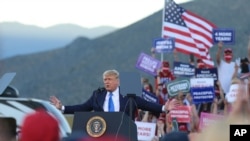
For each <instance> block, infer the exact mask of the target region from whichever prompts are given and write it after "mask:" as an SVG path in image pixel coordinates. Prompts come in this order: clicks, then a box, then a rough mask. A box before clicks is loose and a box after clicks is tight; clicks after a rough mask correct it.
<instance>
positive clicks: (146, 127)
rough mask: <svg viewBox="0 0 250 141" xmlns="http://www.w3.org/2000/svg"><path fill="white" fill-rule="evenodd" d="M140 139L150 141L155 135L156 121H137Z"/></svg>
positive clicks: (140, 140)
mask: <svg viewBox="0 0 250 141" xmlns="http://www.w3.org/2000/svg"><path fill="white" fill-rule="evenodd" d="M135 124H136V127H137V138H138V140H139V141H150V140H151V139H152V138H153V137H154V136H155V129H156V123H149V122H139V121H135Z"/></svg>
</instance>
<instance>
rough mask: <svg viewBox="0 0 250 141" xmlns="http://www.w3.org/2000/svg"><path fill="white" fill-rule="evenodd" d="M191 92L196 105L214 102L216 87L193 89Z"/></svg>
mask: <svg viewBox="0 0 250 141" xmlns="http://www.w3.org/2000/svg"><path fill="white" fill-rule="evenodd" d="M190 91H191V95H192V97H193V102H194V103H195V104H198V103H203V102H213V100H214V96H215V95H214V87H191V89H190Z"/></svg>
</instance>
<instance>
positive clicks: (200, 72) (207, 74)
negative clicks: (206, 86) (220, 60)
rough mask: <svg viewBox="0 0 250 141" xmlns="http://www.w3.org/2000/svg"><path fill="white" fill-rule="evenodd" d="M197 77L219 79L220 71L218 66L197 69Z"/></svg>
mask: <svg viewBox="0 0 250 141" xmlns="http://www.w3.org/2000/svg"><path fill="white" fill-rule="evenodd" d="M195 77H196V78H213V79H214V81H217V80H218V71H217V68H210V69H197V68H196V69H195Z"/></svg>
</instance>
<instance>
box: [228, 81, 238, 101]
mask: <svg viewBox="0 0 250 141" xmlns="http://www.w3.org/2000/svg"><path fill="white" fill-rule="evenodd" d="M238 90H239V84H232V85H231V86H230V89H229V92H228V93H227V94H226V99H227V101H228V102H230V103H232V102H234V101H235V100H236V97H237V93H238Z"/></svg>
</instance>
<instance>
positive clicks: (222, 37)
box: [213, 28, 235, 44]
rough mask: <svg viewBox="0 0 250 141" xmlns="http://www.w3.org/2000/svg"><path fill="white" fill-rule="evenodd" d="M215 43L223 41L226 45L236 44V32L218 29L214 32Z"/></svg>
mask: <svg viewBox="0 0 250 141" xmlns="http://www.w3.org/2000/svg"><path fill="white" fill-rule="evenodd" d="M213 40H214V43H219V42H220V41H222V42H223V43H224V44H234V43H235V41H234V40H235V31H234V30H233V29H225V28H218V29H214V30H213Z"/></svg>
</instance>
